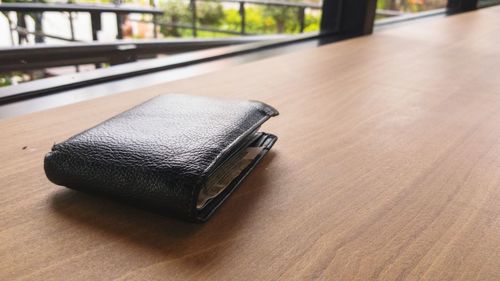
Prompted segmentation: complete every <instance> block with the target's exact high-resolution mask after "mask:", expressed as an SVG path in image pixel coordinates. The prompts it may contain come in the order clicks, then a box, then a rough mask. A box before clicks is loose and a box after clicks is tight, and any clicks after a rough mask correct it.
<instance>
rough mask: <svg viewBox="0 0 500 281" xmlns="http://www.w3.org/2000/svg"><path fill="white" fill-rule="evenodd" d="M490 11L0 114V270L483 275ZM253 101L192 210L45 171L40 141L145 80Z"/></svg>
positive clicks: (120, 276)
mask: <svg viewBox="0 0 500 281" xmlns="http://www.w3.org/2000/svg"><path fill="white" fill-rule="evenodd" d="M499 34H500V8H498V7H495V8H488V9H482V10H480V11H476V12H470V13H465V14H461V15H456V16H451V17H446V18H444V17H443V18H432V19H429V20H425V21H421V22H415V23H408V24H405V25H402V26H399V27H396V28H391V29H385V30H381V31H378V32H376V33H375V34H374V35H372V36H367V37H362V38H357V39H353V40H347V41H343V42H340V43H336V44H332V45H327V46H323V47H320V48H317V49H312V50H305V51H300V52H295V53H292V54H288V55H285V56H278V57H274V58H270V59H266V60H262V61H258V62H254V63H249V64H244V65H241V66H237V67H233V68H228V69H225V70H222V71H219V72H214V73H210V74H206V75H203V76H198V77H195V78H190V79H186V80H180V81H176V82H171V83H165V84H162V85H159V86H154V87H149V88H145V89H142V90H139V91H137V90H136V91H132V92H128V93H123V94H117V95H112V96H108V97H104V98H98V99H94V100H90V101H86V102H81V103H77V104H73V105H69V106H65V107H60V108H56V109H53V110H48V111H43V112H39V113H34V114H29V115H25V116H20V117H16V118H11V119H6V120H2V121H0V131H1V134H2V137H1V139H0V172H1V173H0V192H1V196H0V279H1V280H15V279H23V280H24V279H36V280H70V279H77V280H98V279H101V280H115V279H116V280H124V279H127V280H128V279H132V280H136V279H139V280H167V279H179V280H199V279H202V280H207V279H218V280H235V279H247V280H264V279H266V280H268V279H272V280H276V279H282V280H293V279H299V280H304V279H306V280H310V279H326V280H370V279H382V280H403V279H404V280H500V216H499V214H500V79H499V77H498V73H500V52H499V50H500V49H499V46H500V36H499ZM169 92H183V93H189V94H195V95H208V96H223V97H235V98H246V99H257V100H262V101H265V102H267V103H269V104H271V105H273V106H275V107H276V108H278V109H279V110H280V112H281V115H280V116H279V117H277V118H273V119H272V120H270V121H269V122H268V123H266V124H265V126H264V130H265V131H268V132H272V133H274V134H276V135H278V136H279V140H278V142H277V144H276V145H275V147H274V148H273V150H272V152H271V153H270V154H269V155H268V156H266V158H265V160H264V161H263V163H262V164H261V165H259V167H257V169H256V170H255V171H254V172H253V173H252V174H251V175H250V176H249V178H248V179H247V180H246V181H245V182H244V184H243V185H242V186H241V187H240V188H239V189H238V190H237V191H236V192H235V193H234V194H233V195H232V196H231V197H230V198H229V200H228V201H227V202H226V203H225V204H224V205H223V206H222V207H221V208H220V209H219V211H218V212H217V213H216V214H215V216H214V217H213V218H212V219H211V220H210V221H209V222H208V223H205V224H189V223H184V222H181V221H177V220H174V219H171V218H167V217H161V216H159V215H156V214H151V213H148V212H145V211H142V210H138V209H135V208H132V207H129V206H126V205H122V204H119V203H114V202H110V201H108V200H106V199H102V198H99V197H93V196H90V195H86V194H83V193H78V192H76V191H71V190H68V189H65V188H61V187H59V186H55V185H54V184H52V183H50V182H49V181H48V180H47V179H46V177H45V175H44V172H43V167H42V164H43V155H44V154H45V153H46V152H47V151H49V149H50V147H51V145H52V144H53V143H54V142H59V141H62V140H64V139H66V138H67V137H69V136H71V135H73V134H75V133H77V132H79V131H82V130H84V129H86V128H88V127H90V126H93V125H95V124H97V123H99V122H100V121H102V120H104V119H106V118H108V117H111V116H113V115H115V114H117V113H119V112H121V111H123V110H125V109H127V108H129V107H131V106H133V105H135V104H137V103H139V102H141V101H144V100H146V99H148V98H150V97H152V96H155V95H157V94H161V93H169Z"/></svg>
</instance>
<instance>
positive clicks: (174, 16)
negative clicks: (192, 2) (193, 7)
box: [160, 0, 191, 37]
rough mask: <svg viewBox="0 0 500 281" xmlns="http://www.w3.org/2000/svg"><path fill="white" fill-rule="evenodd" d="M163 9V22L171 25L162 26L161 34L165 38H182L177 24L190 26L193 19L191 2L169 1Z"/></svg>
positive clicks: (181, 0)
mask: <svg viewBox="0 0 500 281" xmlns="http://www.w3.org/2000/svg"><path fill="white" fill-rule="evenodd" d="M161 8H162V9H163V10H164V11H165V12H164V14H163V19H162V21H163V22H165V23H170V24H171V26H169V25H164V24H163V25H161V28H160V32H161V33H162V34H163V35H165V36H174V37H182V33H181V30H179V28H178V27H176V26H175V25H176V24H188V23H189V22H190V18H191V12H190V9H189V2H187V1H183V0H169V1H168V2H166V3H164V4H163V5H162V6H161Z"/></svg>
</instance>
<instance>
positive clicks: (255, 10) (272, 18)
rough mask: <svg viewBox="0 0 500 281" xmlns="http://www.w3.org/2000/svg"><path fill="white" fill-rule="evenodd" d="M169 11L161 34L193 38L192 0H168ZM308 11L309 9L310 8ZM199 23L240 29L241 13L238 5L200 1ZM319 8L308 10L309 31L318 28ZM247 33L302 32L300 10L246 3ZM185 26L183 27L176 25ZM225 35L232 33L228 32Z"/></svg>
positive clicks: (215, 34)
mask: <svg viewBox="0 0 500 281" xmlns="http://www.w3.org/2000/svg"><path fill="white" fill-rule="evenodd" d="M161 8H162V9H164V10H165V14H164V17H163V22H164V23H167V25H162V26H161V33H162V34H163V35H165V36H173V37H191V36H192V30H191V29H190V28H189V27H190V26H191V24H192V11H191V9H190V4H189V1H186V0H168V1H167V2H163V5H162V6H161ZM306 11H307V10H306ZM196 14H197V21H196V23H197V26H198V27H200V26H201V27H210V28H214V29H220V30H228V31H234V32H239V31H240V30H241V16H240V11H239V8H238V6H237V5H235V6H234V8H229V7H228V6H227V5H226V6H223V5H222V4H221V3H219V2H204V1H197V3H196ZM319 22H320V12H319V11H307V12H306V13H305V29H304V31H305V32H311V31H318V30H319ZM245 23H246V24H245V32H246V33H247V34H275V33H287V34H295V33H299V31H300V22H299V10H298V8H295V7H283V6H272V5H266V6H263V5H254V4H246V5H245ZM175 25H182V26H183V27H175ZM197 36H198V37H221V36H224V33H219V32H207V31H202V30H198V32H197ZM225 36H230V35H228V34H225Z"/></svg>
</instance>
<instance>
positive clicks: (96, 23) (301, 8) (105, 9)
mask: <svg viewBox="0 0 500 281" xmlns="http://www.w3.org/2000/svg"><path fill="white" fill-rule="evenodd" d="M198 2H211V3H236V4H238V5H239V14H240V18H241V21H240V28H239V30H227V29H220V28H215V27H211V26H201V25H199V24H198V15H197V3H198ZM186 4H187V5H188V7H189V10H190V14H191V19H190V22H189V23H185V22H184V23H178V22H175V23H174V22H171V21H165V20H163V19H162V20H160V19H159V17H161V16H162V15H163V14H164V12H163V10H161V9H158V8H139V7H130V6H123V5H121V6H112V5H82V4H41V3H2V4H0V12H2V13H4V15H5V16H6V18H7V21H8V24H9V29H10V32H11V41H12V45H14V37H13V35H12V32H13V31H15V32H17V33H18V34H19V41H21V39H22V38H24V39H26V36H27V35H28V34H32V35H35V38H45V37H47V38H54V39H59V40H63V41H74V42H78V40H76V39H75V30H74V24H73V13H75V12H87V13H90V19H91V21H90V22H91V28H92V29H91V30H92V40H93V41H97V40H98V37H97V32H98V31H99V30H101V14H102V13H114V14H115V15H116V22H117V24H116V26H117V36H116V38H117V39H123V30H122V28H121V26H122V23H123V21H124V16H125V15H127V14H130V13H139V14H150V15H152V18H153V20H152V21H145V20H139V21H140V22H144V23H150V24H153V37H154V38H157V37H158V31H157V30H158V29H157V26H159V25H163V26H166V27H173V28H179V29H190V30H191V31H192V36H193V37H197V36H198V31H200V30H202V31H210V32H216V33H225V34H231V35H257V34H255V33H251V32H248V31H247V21H246V7H247V5H248V4H250V5H261V6H276V7H283V8H291V9H296V10H297V14H296V15H297V18H296V19H297V21H298V23H299V24H298V27H299V28H298V32H299V33H303V32H304V30H305V28H306V9H311V10H317V11H320V10H321V8H322V6H321V5H320V4H312V3H294V2H285V1H279V0H278V1H276V0H187V3H186ZM8 12H16V13H17V14H18V19H20V18H23V17H24V15H25V14H27V13H35V14H41V13H43V12H61V13H68V20H69V26H70V34H71V37H70V38H65V37H61V36H56V35H51V34H47V33H45V32H44V31H43V30H35V31H29V30H28V29H27V28H26V25H25V24H22V23H21V24H20V22H18V23H17V24H16V26H14V27H13V26H12V21H11V19H10V17H9V16H8V15H7V13H8ZM403 14H404V13H402V12H399V11H390V10H377V15H379V16H383V17H395V16H401V15H403ZM35 41H37V40H35ZM41 41H43V39H41Z"/></svg>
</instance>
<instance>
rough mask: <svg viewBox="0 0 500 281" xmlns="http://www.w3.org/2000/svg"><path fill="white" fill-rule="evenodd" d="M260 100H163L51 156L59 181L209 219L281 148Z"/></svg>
mask: <svg viewBox="0 0 500 281" xmlns="http://www.w3.org/2000/svg"><path fill="white" fill-rule="evenodd" d="M275 115H278V111H277V110H276V109H274V108H273V107H271V106H269V105H267V104H264V103H262V102H258V101H235V100H227V99H217V98H207V97H196V96H188V95H177V94H170V95H162V96H158V97H155V98H153V99H151V100H149V101H147V102H145V103H143V104H140V105H138V106H136V107H134V108H132V109H130V110H128V111H125V112H123V113H121V114H119V115H117V116H115V117H113V118H111V119H109V120H107V121H105V122H103V123H101V124H99V125H97V126H95V127H93V128H91V129H89V130H86V131H84V132H82V133H80V134H78V135H76V136H73V137H71V138H70V139H68V140H66V141H64V142H62V143H58V144H55V145H54V146H53V147H52V151H51V152H49V153H48V154H47V155H46V156H45V163H44V167H45V173H46V175H47V177H48V178H49V179H50V180H51V181H52V182H53V183H55V184H58V185H63V186H66V187H69V188H72V189H76V190H81V191H86V192H91V193H98V194H102V195H108V196H111V197H113V198H118V199H121V200H122V201H123V200H125V201H127V202H130V203H134V204H138V205H140V206H142V207H146V208H148V209H152V210H155V211H160V212H166V213H169V214H175V215H177V216H178V217H181V218H183V219H186V220H190V221H206V220H207V219H208V218H209V217H210V216H211V215H212V214H213V212H214V211H215V210H216V209H217V207H218V206H220V205H221V203H222V202H223V201H224V200H225V199H226V198H227V197H228V196H229V195H230V194H231V193H232V192H233V191H234V189H235V188H236V187H237V186H238V185H239V184H240V183H241V181H242V180H243V179H244V178H245V177H246V176H247V175H248V174H249V173H250V171H251V170H253V168H254V167H255V166H256V165H257V163H258V162H259V161H260V160H261V159H262V157H263V156H264V155H265V154H266V153H267V151H269V149H270V148H271V147H272V146H273V144H274V143H275V141H276V139H277V137H276V136H274V135H271V134H267V133H263V132H259V131H258V129H259V127H260V126H261V125H262V124H263V123H264V122H265V121H267V120H268V119H269V118H270V117H271V116H275Z"/></svg>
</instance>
